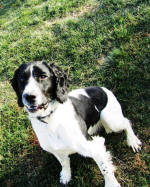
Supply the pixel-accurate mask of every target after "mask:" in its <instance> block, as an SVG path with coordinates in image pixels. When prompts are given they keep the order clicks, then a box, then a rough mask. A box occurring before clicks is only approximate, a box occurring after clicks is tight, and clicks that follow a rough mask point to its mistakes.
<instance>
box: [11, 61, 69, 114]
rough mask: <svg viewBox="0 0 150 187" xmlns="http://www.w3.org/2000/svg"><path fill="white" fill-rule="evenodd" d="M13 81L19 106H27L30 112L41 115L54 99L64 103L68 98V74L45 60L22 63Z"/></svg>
mask: <svg viewBox="0 0 150 187" xmlns="http://www.w3.org/2000/svg"><path fill="white" fill-rule="evenodd" d="M11 83H12V87H13V88H14V90H15V92H16V94H17V96H18V104H19V106H20V107H23V106H25V107H26V109H27V111H28V112H29V113H34V114H36V115H40V113H43V111H46V110H47V108H48V107H50V103H52V102H53V101H54V100H57V101H58V102H60V103H63V102H64V101H65V100H66V99H67V92H68V79H67V76H66V74H65V73H64V72H63V71H62V70H61V69H60V68H59V67H57V66H56V65H54V64H49V65H48V64H47V63H46V62H44V61H37V62H32V63H28V64H22V65H21V66H20V67H19V68H18V69H17V70H16V72H15V74H14V77H13V79H12V80H11Z"/></svg>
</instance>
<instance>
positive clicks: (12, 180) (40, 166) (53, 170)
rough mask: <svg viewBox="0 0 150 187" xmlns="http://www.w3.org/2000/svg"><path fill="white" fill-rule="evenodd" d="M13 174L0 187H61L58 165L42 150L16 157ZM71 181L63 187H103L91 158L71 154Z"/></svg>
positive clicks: (1, 182)
mask: <svg viewBox="0 0 150 187" xmlns="http://www.w3.org/2000/svg"><path fill="white" fill-rule="evenodd" d="M19 159H20V160H19V161H18V163H17V164H16V165H15V166H14V167H13V169H12V171H7V173H6V174H5V175H4V176H3V177H2V178H1V179H0V186H1V187H20V186H21V187H26V186H28V187H35V186H36V187H43V186H44V187H48V186H51V187H62V186H63V185H62V184H60V183H59V174H60V171H61V166H60V164H59V162H58V161H57V160H56V158H55V157H54V156H53V155H52V154H49V153H47V152H45V151H42V150H41V148H39V147H38V148H37V150H35V151H34V152H33V153H32V154H29V155H27V156H24V157H23V158H19ZM71 171H72V180H71V181H70V183H69V184H68V185H66V187H75V186H76V187H80V186H82V187H91V185H92V186H94V187H103V186H104V181H103V176H102V175H101V174H100V171H99V169H98V167H97V165H96V164H95V163H94V161H93V160H92V159H89V158H83V157H81V156H80V155H78V154H74V155H71Z"/></svg>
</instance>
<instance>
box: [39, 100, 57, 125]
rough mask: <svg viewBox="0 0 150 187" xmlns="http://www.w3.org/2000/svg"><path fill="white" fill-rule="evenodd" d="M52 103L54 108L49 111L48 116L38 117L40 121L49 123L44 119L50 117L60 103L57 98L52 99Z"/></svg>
mask: <svg viewBox="0 0 150 187" xmlns="http://www.w3.org/2000/svg"><path fill="white" fill-rule="evenodd" d="M50 105H51V106H52V107H53V109H52V110H51V111H50V112H49V114H47V115H46V116H38V117H37V119H38V120H39V121H41V122H43V123H46V124H48V123H47V122H46V121H45V120H44V119H45V118H47V117H48V118H49V117H50V116H51V115H52V114H53V113H54V111H55V110H56V108H57V105H58V103H57V102H56V100H52V101H51V102H50Z"/></svg>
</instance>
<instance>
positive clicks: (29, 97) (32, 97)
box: [23, 94, 35, 103]
mask: <svg viewBox="0 0 150 187" xmlns="http://www.w3.org/2000/svg"><path fill="white" fill-rule="evenodd" d="M23 97H24V98H25V99H26V101H28V102H29V103H34V102H35V95H29V94H24V95H23Z"/></svg>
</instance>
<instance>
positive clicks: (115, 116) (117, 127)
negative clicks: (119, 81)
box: [100, 88, 142, 152]
mask: <svg viewBox="0 0 150 187" xmlns="http://www.w3.org/2000/svg"><path fill="white" fill-rule="evenodd" d="M104 90H105V92H106V93H107V96H108V103H107V105H106V107H105V108H104V109H103V110H102V111H101V116H100V117H101V123H102V125H103V126H104V128H105V130H106V132H107V133H110V132H120V131H123V130H124V131H125V132H126V135H127V143H128V145H129V146H131V147H132V149H133V151H134V152H135V151H139V150H140V149H141V145H142V143H141V141H140V140H139V139H138V138H137V137H136V135H135V134H134V132H133V129H132V127H131V123H130V121H129V120H128V119H127V118H125V117H124V115H123V113H122V109H121V105H120V103H119V102H118V101H117V99H116V97H115V96H114V94H113V93H112V92H111V91H109V90H107V89H106V88H105V89H104Z"/></svg>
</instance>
